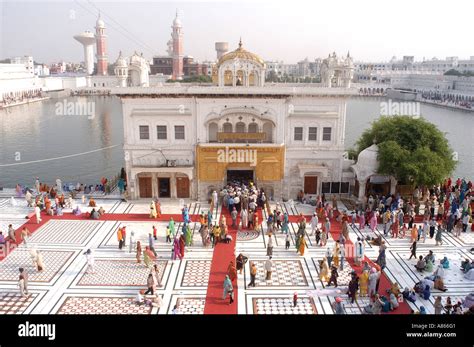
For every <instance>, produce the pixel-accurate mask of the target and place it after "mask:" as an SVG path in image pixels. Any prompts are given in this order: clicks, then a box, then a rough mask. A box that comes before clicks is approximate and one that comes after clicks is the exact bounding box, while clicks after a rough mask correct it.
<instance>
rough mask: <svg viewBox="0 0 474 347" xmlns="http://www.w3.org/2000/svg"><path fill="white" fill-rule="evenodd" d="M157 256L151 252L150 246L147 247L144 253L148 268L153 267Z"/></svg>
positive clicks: (144, 260)
mask: <svg viewBox="0 0 474 347" xmlns="http://www.w3.org/2000/svg"><path fill="white" fill-rule="evenodd" d="M155 258H156V257H155V254H154V253H153V252H152V251H151V249H150V247H149V246H146V247H145V250H144V251H143V262H144V263H145V266H146V267H147V268H151V267H152V266H153V261H154V260H155Z"/></svg>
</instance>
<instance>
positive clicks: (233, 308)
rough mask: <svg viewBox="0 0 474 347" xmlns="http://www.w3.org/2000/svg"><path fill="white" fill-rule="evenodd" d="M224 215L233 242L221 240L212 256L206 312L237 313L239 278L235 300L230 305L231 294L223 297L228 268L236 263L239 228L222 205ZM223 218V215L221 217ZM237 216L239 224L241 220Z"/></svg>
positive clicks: (234, 282)
mask: <svg viewBox="0 0 474 347" xmlns="http://www.w3.org/2000/svg"><path fill="white" fill-rule="evenodd" d="M222 215H223V216H225V217H226V221H227V226H228V233H229V234H230V235H232V242H230V243H228V244H226V243H223V242H219V243H218V244H217V245H216V246H215V247H214V254H213V256H212V264H211V273H210V274H209V284H208V286H207V295H206V305H205V306H204V314H237V279H235V280H234V281H233V282H232V286H233V287H234V302H233V303H232V304H231V305H229V296H227V297H226V298H225V300H224V299H222V295H223V294H224V279H225V276H226V275H227V268H228V266H229V263H230V262H231V261H233V262H234V265H235V243H236V240H237V228H232V227H231V226H232V218H231V216H230V213H229V211H228V210H227V209H226V208H225V207H222ZM221 218H222V217H221ZM239 219H240V217H239V218H237V225H238V222H239Z"/></svg>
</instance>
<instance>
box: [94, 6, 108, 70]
mask: <svg viewBox="0 0 474 347" xmlns="http://www.w3.org/2000/svg"><path fill="white" fill-rule="evenodd" d="M106 38H107V35H105V23H104V21H103V20H102V19H101V18H100V13H99V18H97V22H96V25H95V39H96V44H97V55H96V57H97V75H98V76H107V67H108V58H107V47H106V42H105V39H106Z"/></svg>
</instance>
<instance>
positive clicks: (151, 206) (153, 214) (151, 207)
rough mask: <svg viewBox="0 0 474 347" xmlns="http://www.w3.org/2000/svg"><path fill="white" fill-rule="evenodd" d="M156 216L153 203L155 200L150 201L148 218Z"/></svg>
mask: <svg viewBox="0 0 474 347" xmlns="http://www.w3.org/2000/svg"><path fill="white" fill-rule="evenodd" d="M156 217H157V213H156V205H155V202H154V201H152V202H151V203H150V218H156Z"/></svg>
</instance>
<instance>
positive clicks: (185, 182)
mask: <svg viewBox="0 0 474 347" xmlns="http://www.w3.org/2000/svg"><path fill="white" fill-rule="evenodd" d="M176 194H177V196H178V198H189V178H188V177H176Z"/></svg>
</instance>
